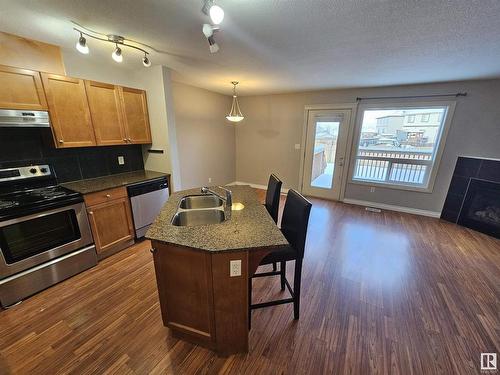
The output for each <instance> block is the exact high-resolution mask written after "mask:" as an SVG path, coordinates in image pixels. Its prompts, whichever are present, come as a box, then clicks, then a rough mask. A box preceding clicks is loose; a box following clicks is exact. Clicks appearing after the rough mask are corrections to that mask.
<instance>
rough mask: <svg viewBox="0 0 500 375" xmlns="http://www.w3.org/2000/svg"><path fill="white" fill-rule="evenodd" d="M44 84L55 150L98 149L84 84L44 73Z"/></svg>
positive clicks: (72, 79) (74, 79) (79, 80)
mask: <svg viewBox="0 0 500 375" xmlns="http://www.w3.org/2000/svg"><path fill="white" fill-rule="evenodd" d="M42 82H43V86H44V89H45V95H46V96H47V103H48V107H49V114H50V119H51V126H52V132H53V135H54V141H55V144H56V147H59V148H63V147H85V146H95V145H96V140H95V135H94V128H93V127H92V120H91V116H90V110H89V103H88V100H87V94H86V92H85V84H84V81H83V80H82V79H78V78H71V77H66V76H60V75H56V74H48V73H42Z"/></svg>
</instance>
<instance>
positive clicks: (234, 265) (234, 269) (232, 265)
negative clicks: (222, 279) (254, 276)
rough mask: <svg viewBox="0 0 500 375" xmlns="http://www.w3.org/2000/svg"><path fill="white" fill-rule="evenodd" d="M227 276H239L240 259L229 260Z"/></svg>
mask: <svg viewBox="0 0 500 375" xmlns="http://www.w3.org/2000/svg"><path fill="white" fill-rule="evenodd" d="M229 276H230V277H234V276H241V259H238V260H230V261H229Z"/></svg>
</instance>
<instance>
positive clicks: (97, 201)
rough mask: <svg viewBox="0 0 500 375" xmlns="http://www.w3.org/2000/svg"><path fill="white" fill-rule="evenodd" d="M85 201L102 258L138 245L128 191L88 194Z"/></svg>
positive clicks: (115, 190)
mask: <svg viewBox="0 0 500 375" xmlns="http://www.w3.org/2000/svg"><path fill="white" fill-rule="evenodd" d="M84 199H85V204H86V206H87V213H88V217H89V222H90V227H91V229H92V234H93V236H94V242H95V247H96V251H97V255H98V257H99V259H102V258H105V257H107V256H109V255H111V254H114V253H116V252H117V251H120V250H123V249H124V248H126V247H128V246H130V245H132V244H133V243H134V225H133V222H132V211H131V209H130V202H129V199H128V196H127V190H126V188H116V189H110V190H105V191H100V192H97V193H92V194H86V195H85V196H84Z"/></svg>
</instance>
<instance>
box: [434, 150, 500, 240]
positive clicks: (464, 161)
mask: <svg viewBox="0 0 500 375" xmlns="http://www.w3.org/2000/svg"><path fill="white" fill-rule="evenodd" d="M441 218H442V219H444V220H447V221H451V222H453V223H457V224H459V225H463V226H465V227H468V228H471V229H475V230H477V231H480V232H483V233H486V234H489V235H490V236H493V237H496V238H500V160H493V159H479V158H469V157H459V158H458V160H457V164H456V166H455V172H454V173H453V178H452V180H451V183H450V188H449V190H448V195H447V197H446V201H445V203H444V207H443V210H442V212H441Z"/></svg>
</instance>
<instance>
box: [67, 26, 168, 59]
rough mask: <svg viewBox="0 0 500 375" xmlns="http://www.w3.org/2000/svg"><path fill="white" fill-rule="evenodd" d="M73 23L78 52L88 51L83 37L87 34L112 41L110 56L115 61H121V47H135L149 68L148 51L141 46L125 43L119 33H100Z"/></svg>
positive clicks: (97, 38) (149, 47)
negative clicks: (112, 46)
mask: <svg viewBox="0 0 500 375" xmlns="http://www.w3.org/2000/svg"><path fill="white" fill-rule="evenodd" d="M73 24H74V25H75V26H77V27H78V28H77V27H74V28H73V29H74V30H75V31H77V32H78V33H80V37H79V38H78V42H77V43H76V49H77V50H78V52H80V53H83V54H88V53H89V47H88V45H87V39H86V38H85V36H87V37H90V38H92V39H96V40H100V41H102V42H107V43H113V44H114V45H115V49H114V50H113V53H112V54H111V57H112V58H113V60H114V61H116V62H117V63H121V62H123V53H122V48H123V47H128V48H132V49H135V50H138V51H141V52H143V53H144V57H143V58H142V65H144V66H145V67H147V68H149V67H150V66H151V59H150V58H149V52H148V51H146V50H145V49H143V48H141V47H138V46H136V45H133V44H129V43H127V40H126V39H125V38H124V37H122V36H120V35H113V34H110V35H104V34H100V33H98V32H95V31H91V30H87V29H86V28H84V27H83V26H80V25H78V24H76V23H74V22H73ZM82 29H83V30H82ZM84 30H85V31H84ZM84 35H85V36H84ZM129 42H132V43H134V44H139V45H143V44H142V43H139V42H134V41H129ZM145 47H147V48H148V49H153V50H154V51H156V50H155V49H154V48H152V47H151V46H146V45H145ZM157 52H158V51H157ZM160 52H161V51H160Z"/></svg>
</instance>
